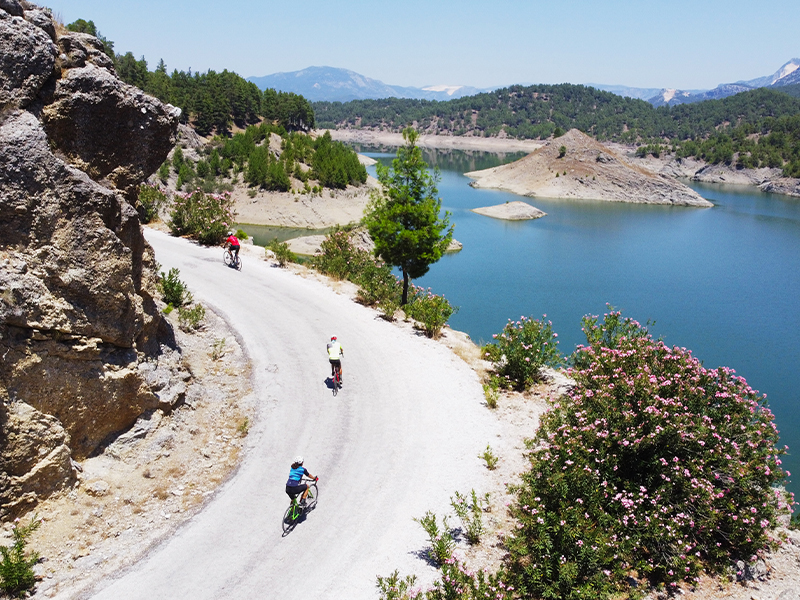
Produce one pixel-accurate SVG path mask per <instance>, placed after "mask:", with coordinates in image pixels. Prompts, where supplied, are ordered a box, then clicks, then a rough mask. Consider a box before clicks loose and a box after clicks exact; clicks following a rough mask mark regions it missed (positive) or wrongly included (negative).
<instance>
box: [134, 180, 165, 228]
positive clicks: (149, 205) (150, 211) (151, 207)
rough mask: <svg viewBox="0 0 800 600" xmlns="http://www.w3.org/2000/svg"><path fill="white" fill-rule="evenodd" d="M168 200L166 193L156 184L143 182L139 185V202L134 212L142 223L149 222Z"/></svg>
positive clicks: (156, 215) (156, 216)
mask: <svg viewBox="0 0 800 600" xmlns="http://www.w3.org/2000/svg"><path fill="white" fill-rule="evenodd" d="M167 201H168V197H167V193H166V192H165V191H164V190H163V189H161V187H159V186H157V185H150V184H147V183H144V184H142V185H140V186H139V203H138V204H137V205H136V212H138V213H139V219H140V220H141V221H142V223H150V222H151V221H154V220H155V219H157V218H158V212H159V211H160V210H161V207H163V206H164V205H166V203H167Z"/></svg>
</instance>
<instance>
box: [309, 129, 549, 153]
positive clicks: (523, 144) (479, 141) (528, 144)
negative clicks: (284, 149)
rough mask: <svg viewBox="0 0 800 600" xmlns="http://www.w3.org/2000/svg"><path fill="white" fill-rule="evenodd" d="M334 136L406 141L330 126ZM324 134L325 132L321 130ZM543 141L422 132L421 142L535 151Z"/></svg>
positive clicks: (437, 145) (387, 142)
mask: <svg viewBox="0 0 800 600" xmlns="http://www.w3.org/2000/svg"><path fill="white" fill-rule="evenodd" d="M328 131H330V133H331V137H332V138H333V139H334V140H338V141H340V142H346V143H348V144H366V145H369V146H402V145H403V144H404V143H405V142H404V141H403V136H402V134H400V133H390V132H388V131H367V130H356V129H330V130H328ZM320 133H323V132H320ZM543 144H544V142H541V141H539V140H515V139H511V138H481V137H458V136H450V135H421V136H420V137H419V140H417V145H418V146H420V147H421V148H452V149H456V150H482V151H484V152H500V153H502V152H533V151H534V150H536V149H537V148H541V147H542V145H543Z"/></svg>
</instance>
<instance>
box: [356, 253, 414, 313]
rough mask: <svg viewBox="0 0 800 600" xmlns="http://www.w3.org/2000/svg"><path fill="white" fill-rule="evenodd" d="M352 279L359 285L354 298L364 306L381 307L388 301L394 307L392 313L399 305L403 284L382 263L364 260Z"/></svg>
mask: <svg viewBox="0 0 800 600" xmlns="http://www.w3.org/2000/svg"><path fill="white" fill-rule="evenodd" d="M354 280H355V283H356V284H358V285H359V290H358V292H357V294H356V299H357V300H358V302H360V303H361V304H363V305H364V306H376V305H377V306H378V307H382V306H384V305H386V304H387V303H389V304H391V305H392V306H393V307H394V310H392V315H394V311H396V310H397V309H398V308H399V307H400V297H401V295H402V293H403V286H402V284H401V283H400V280H398V279H397V277H395V275H394V273H392V270H391V269H390V268H389V267H388V266H387V265H385V264H384V263H382V262H379V261H375V260H372V261H365V263H364V265H363V266H362V268H361V271H360V272H359V273H358V274H356V275H355V277H354Z"/></svg>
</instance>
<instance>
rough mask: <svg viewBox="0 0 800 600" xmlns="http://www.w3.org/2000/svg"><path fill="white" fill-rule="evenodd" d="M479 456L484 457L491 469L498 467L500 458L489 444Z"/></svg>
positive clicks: (487, 466)
mask: <svg viewBox="0 0 800 600" xmlns="http://www.w3.org/2000/svg"><path fill="white" fill-rule="evenodd" d="M478 458H482V459H483V460H484V461H485V462H486V468H487V469H489V470H490V471H494V470H495V469H496V468H497V463H498V461H499V459H498V458H497V456H495V454H494V452H492V447H491V446H490V445H489V444H486V450H484V451H483V453H482V454H479V455H478Z"/></svg>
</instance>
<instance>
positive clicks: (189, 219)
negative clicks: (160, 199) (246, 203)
mask: <svg viewBox="0 0 800 600" xmlns="http://www.w3.org/2000/svg"><path fill="white" fill-rule="evenodd" d="M233 221H234V212H233V200H232V199H231V195H230V193H228V192H224V193H222V194H206V193H205V192H203V191H201V190H195V191H194V192H192V193H190V194H183V193H176V194H175V198H174V201H173V204H172V210H171V211H170V222H169V228H170V230H171V231H172V233H173V235H186V236H189V237H192V238H194V239H196V240H197V241H198V242H200V243H201V244H205V245H209V246H212V245H215V244H219V243H221V242H222V241H223V240H224V239H225V237H226V235H227V231H228V228H229V227H230V225H231V224H232V223H233Z"/></svg>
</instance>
